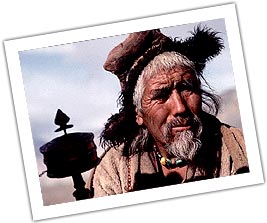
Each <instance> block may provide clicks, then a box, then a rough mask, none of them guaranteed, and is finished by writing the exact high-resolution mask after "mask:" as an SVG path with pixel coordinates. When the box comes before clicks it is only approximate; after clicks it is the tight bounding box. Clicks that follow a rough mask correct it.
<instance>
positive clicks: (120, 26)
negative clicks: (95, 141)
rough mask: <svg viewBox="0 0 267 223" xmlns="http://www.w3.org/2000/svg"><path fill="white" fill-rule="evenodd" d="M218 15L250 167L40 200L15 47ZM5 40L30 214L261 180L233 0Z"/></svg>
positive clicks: (152, 198) (39, 216) (81, 210)
mask: <svg viewBox="0 0 267 223" xmlns="http://www.w3.org/2000/svg"><path fill="white" fill-rule="evenodd" d="M221 18H223V19H224V20H225V25H226V29H227V35H228V41H229V48H230V52H231V60H232V67H233V72H234V77H235V81H236V90H237V96H238V102H239V109H240V114H241V120H242V127H243V132H244V136H245V143H246V148H247V154H248V159H249V167H250V172H249V173H247V174H240V175H236V176H232V177H223V178H218V179H212V180H205V181H199V182H194V183H187V184H181V185H174V186H169V187H168V188H167V189H166V187H161V188H155V189H153V190H143V191H138V192H131V193H126V194H120V195H116V196H107V197H101V198H94V199H88V200H82V201H77V202H69V203H63V204H58V205H51V206H44V205H43V200H42V195H41V188H40V182H39V178H38V174H37V173H38V170H37V165H36V158H35V153H34V148H33V142H32V133H31V127H30V121H29V117H28V110H27V103H26V98H25V92H24V86H23V79H22V73H21V67H20V60H19V54H18V52H19V51H23V50H30V49H37V48H42V47H48V46H56V45H62V44H67V43H73V42H80V41H85V40H90V39H97V38H103V37H110V36H115V35H121V34H126V33H131V32H135V31H140V30H149V29H155V28H161V27H170V26H177V25H182V24H188V23H195V22H199V21H207V20H214V19H221ZM4 44H5V50H6V57H7V62H8V69H9V75H10V82H11V88H12V94H13V100H14V106H15V114H16V118H17V125H18V131H19V136H20V144H21V150H22V155H23V161H24V167H25V174H26V180H27V185H28V193H29V198H30V204H31V209H32V216H33V219H34V220H41V219H47V218H52V217H60V216H66V215H71V214H78V213H84V212H90V211H96V210H103V209H108V208H113V207H121V206H125V205H132V204H139V203H144V202H150V201H158V200H163V199H169V198H175V197H182V196H187V195H193V194H198V193H205V192H211V191H217V190H223V189H230V188H236V187H241V186H247V185H254V184H259V183H263V182H264V180H263V173H262V167H261V160H260V155H259V149H258V143H257V136H256V130H255V125H254V118H253V113H252V106H251V104H252V103H251V100H250V94H249V87H248V81H247V75H246V70H245V64H244V58H243V53H242V45H241V39H240V34H239V28H238V20H237V15H236V9H235V5H234V4H227V5H221V6H216V7H210V8H203V9H197V10H192V11H185V12H179V13H171V14H166V15H161V16H154V17H148V18H143V19H135V20H130V21H125V22H118V23H113V24H106V25H100V26H95V27H89V28H82V29H76V30H71V31H63V32H58V33H52V34H45V35H39V36H33V37H26V38H21V39H15V40H8V41H5V43H4Z"/></svg>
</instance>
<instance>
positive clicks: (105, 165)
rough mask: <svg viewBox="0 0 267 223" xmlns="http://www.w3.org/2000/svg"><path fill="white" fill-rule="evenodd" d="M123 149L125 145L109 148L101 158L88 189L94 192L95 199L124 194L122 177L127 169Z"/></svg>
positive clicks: (90, 178) (90, 179)
mask: <svg viewBox="0 0 267 223" xmlns="http://www.w3.org/2000/svg"><path fill="white" fill-rule="evenodd" d="M123 148H124V145H121V146H119V147H118V148H113V147H112V148H109V149H108V150H107V151H105V152H104V153H103V154H102V156H101V157H100V162H99V164H98V165H97V166H96V167H95V169H94V170H93V171H92V174H91V176H90V177H89V181H88V187H89V188H90V190H93V191H94V196H95V197H99V196H105V195H111V194H118V193H122V189H121V180H120V177H121V174H123V173H122V171H123V169H125V167H124V165H125V162H124V159H125V157H124V156H122V151H123Z"/></svg>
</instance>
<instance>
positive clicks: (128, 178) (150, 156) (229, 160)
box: [88, 124, 248, 197]
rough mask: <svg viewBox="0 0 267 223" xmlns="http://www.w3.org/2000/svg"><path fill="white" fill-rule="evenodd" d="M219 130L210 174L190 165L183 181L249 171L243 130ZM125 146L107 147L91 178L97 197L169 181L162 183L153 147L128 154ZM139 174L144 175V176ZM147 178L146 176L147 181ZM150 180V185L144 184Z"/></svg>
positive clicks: (90, 181) (222, 126)
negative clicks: (216, 159)
mask: <svg viewBox="0 0 267 223" xmlns="http://www.w3.org/2000/svg"><path fill="white" fill-rule="evenodd" d="M220 131H221V139H222V140H221V148H220V149H219V150H220V156H219V157H220V158H219V161H218V162H216V165H217V166H216V168H215V170H213V171H212V174H209V173H208V171H207V172H205V171H204V172H203V171H202V170H201V169H200V168H198V167H194V166H189V167H188V168H187V172H186V179H185V180H184V181H183V183H184V182H189V181H196V180H200V179H208V178H215V177H222V176H230V175H234V174H237V173H242V172H247V171H248V160H247V155H246V150H245V143H244V139H243V135H242V132H241V130H240V129H238V128H234V127H229V126H226V125H223V124H222V125H221V128H220ZM123 147H124V145H121V146H120V147H119V148H117V149H110V150H108V151H107V152H106V153H105V154H104V156H103V157H102V160H101V162H100V164H99V165H98V166H97V167H96V169H95V170H94V172H93V174H92V178H91V179H90V180H89V182H88V183H89V187H90V188H91V190H93V192H94V197H100V196H106V195H113V194H121V193H125V192H128V191H132V190H140V189H145V188H153V187H158V186H163V185H166V184H161V182H163V181H164V177H163V176H162V174H161V173H162V172H161V167H160V164H159V163H158V162H157V159H156V156H155V153H154V151H150V152H143V153H142V154H141V155H140V156H139V155H138V154H135V155H133V156H131V157H130V158H127V157H125V156H123V155H122V151H123ZM138 173H139V174H138ZM140 176H143V177H141V178H142V179H141V178H140ZM153 176H154V177H153ZM144 179H147V180H145V181H144ZM140 182H141V183H140ZM144 182H146V183H144ZM148 182H149V183H148ZM147 183H148V184H149V185H146V186H144V185H142V184H147Z"/></svg>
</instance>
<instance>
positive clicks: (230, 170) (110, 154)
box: [90, 26, 249, 197]
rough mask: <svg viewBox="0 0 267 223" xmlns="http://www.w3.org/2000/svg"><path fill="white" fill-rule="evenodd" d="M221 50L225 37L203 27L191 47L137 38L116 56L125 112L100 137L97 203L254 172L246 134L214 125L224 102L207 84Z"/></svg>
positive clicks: (153, 35)
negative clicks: (109, 197) (107, 198)
mask: <svg viewBox="0 0 267 223" xmlns="http://www.w3.org/2000/svg"><path fill="white" fill-rule="evenodd" d="M222 49H223V43H222V39H221V38H220V37H218V33H216V32H214V31H213V30H211V29H209V28H207V27H201V26H198V27H197V28H196V29H195V30H194V32H192V36H191V37H188V38H187V39H185V40H177V39H174V40H172V39H170V38H168V37H166V36H165V35H163V34H162V33H161V32H160V30H150V31H144V32H137V33H132V34H130V35H129V36H128V38H126V39H125V40H124V41H123V42H122V43H121V44H119V45H118V46H116V47H115V48H114V49H113V50H112V51H111V52H110V53H109V55H108V58H107V61H106V62H105V64H104V68H105V69H106V70H108V71H111V72H112V73H114V74H115V75H117V76H118V78H119V80H120V83H121V95H120V98H119V99H120V104H121V109H120V112H119V113H118V114H115V115H112V116H111V117H110V118H109V120H108V122H107V123H106V125H105V128H104V130H103V132H102V134H101V142H102V145H103V146H105V147H107V148H108V149H107V151H106V152H105V153H104V155H103V157H102V158H101V162H100V164H99V165H98V166H97V167H96V169H95V171H94V172H93V176H92V179H91V180H90V184H91V191H92V192H93V193H94V197H98V196H106V195H112V194H120V193H125V192H129V191H136V190H142V189H148V188H154V187H160V186H166V185H171V184H178V183H185V182H191V181H196V180H202V179H210V178H215V177H221V176H229V175H233V174H237V173H243V172H248V170H249V169H248V161H247V157H246V151H245V144H244V139H243V136H242V132H241V131H240V130H239V129H236V128H233V127H230V126H228V125H226V124H223V123H221V122H220V121H219V120H218V119H217V118H216V117H215V115H216V114H217V112H218V109H219V100H218V98H217V97H216V96H215V95H213V94H211V93H209V92H207V91H205V90H204V89H203V87H202V83H201V80H202V81H204V82H205V79H204V77H203V69H204V67H205V64H206V63H207V62H208V61H210V60H211V59H212V58H214V57H215V56H217V55H218V54H220V52H221V50H222ZM205 83H206V82H205ZM212 114H214V115H212Z"/></svg>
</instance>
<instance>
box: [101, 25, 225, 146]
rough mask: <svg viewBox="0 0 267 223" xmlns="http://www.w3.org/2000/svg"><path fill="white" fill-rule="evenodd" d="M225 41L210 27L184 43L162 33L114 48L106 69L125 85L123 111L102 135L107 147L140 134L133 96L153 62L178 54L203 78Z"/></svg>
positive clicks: (130, 39)
mask: <svg viewBox="0 0 267 223" xmlns="http://www.w3.org/2000/svg"><path fill="white" fill-rule="evenodd" d="M222 49H223V41H222V39H221V38H220V37H219V36H218V33H217V32H215V31H213V30H212V29H210V28H207V27H201V26H200V25H199V26H197V27H196V28H195V29H194V30H193V31H192V32H191V36H190V37H188V38H186V39H184V40H182V39H178V38H175V39H171V38H170V37H167V36H165V35H164V34H163V33H161V32H160V30H159V29H154V30H149V31H142V32H135V33H131V34H129V36H128V37H127V38H126V39H125V40H124V41H123V42H122V43H120V44H119V45H117V46H116V47H115V48H113V49H112V50H111V51H110V53H109V55H108V57H107V60H106V62H105V63H104V69H105V70H107V71H110V72H112V73H113V74H115V75H116V76H117V77H118V78H119V81H120V84H121V95H120V98H119V102H120V104H121V106H122V107H121V109H120V112H119V113H118V114H115V115H112V116H111V117H110V118H109V119H108V121H107V123H106V125H105V128H104V131H103V132H102V134H101V137H100V138H101V142H103V143H104V145H108V146H116V145H119V144H121V143H123V142H124V143H125V142H126V143H127V142H130V141H131V140H132V139H133V138H134V136H135V135H136V134H137V131H138V126H137V124H136V122H135V108H134V105H133V92H134V88H135V85H136V82H137V79H138V77H139V76H140V74H141V72H142V70H143V69H144V68H145V67H146V65H147V64H148V63H149V62H150V61H151V60H153V58H154V57H155V56H157V55H159V54H161V53H163V52H166V51H176V52H178V53H180V54H182V55H184V56H186V57H187V58H188V59H189V60H191V61H192V62H193V63H194V65H195V69H196V72H197V75H199V76H202V73H203V69H204V68H205V65H206V63H207V62H208V61H210V60H211V59H212V58H214V57H215V56H217V55H218V54H220V52H221V50H222Z"/></svg>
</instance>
